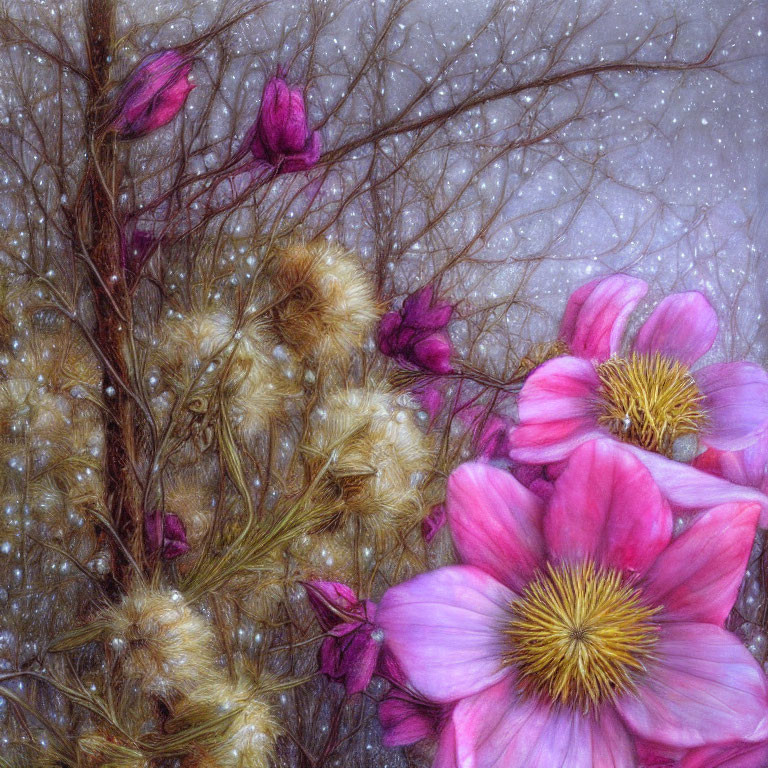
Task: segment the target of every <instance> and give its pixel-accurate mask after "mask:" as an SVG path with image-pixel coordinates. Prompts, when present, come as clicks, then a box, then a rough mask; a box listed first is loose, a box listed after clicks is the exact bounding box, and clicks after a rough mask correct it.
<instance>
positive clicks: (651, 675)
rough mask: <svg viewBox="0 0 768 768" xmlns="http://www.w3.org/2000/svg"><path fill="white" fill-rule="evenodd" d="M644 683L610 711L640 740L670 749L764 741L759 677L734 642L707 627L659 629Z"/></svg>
mask: <svg viewBox="0 0 768 768" xmlns="http://www.w3.org/2000/svg"><path fill="white" fill-rule="evenodd" d="M654 656H655V660H653V661H651V662H649V664H648V673H647V675H646V676H645V677H644V678H643V679H642V680H641V681H639V683H638V690H637V692H636V693H632V694H627V695H624V696H622V697H621V698H620V699H619V700H618V702H617V705H616V706H617V709H618V710H619V713H620V714H621V716H622V717H623V718H624V720H625V721H626V723H627V724H628V725H629V727H630V728H631V729H632V730H633V731H634V732H635V733H637V734H638V735H639V736H642V737H643V738H645V739H650V740H653V741H657V742H660V743H662V744H669V745H670V746H678V747H698V746H702V745H704V744H711V743H713V742H725V741H734V740H748V741H751V740H756V739H760V738H765V737H766V736H768V686H767V685H766V680H765V675H764V674H763V672H762V670H761V669H760V667H759V665H758V664H757V662H756V661H755V660H754V659H753V658H752V656H751V654H750V653H749V651H748V650H747V649H746V648H745V647H744V646H743V645H742V644H741V642H740V641H739V639H738V638H737V637H736V636H735V635H732V634H731V633H730V632H726V631H725V630H724V629H721V628H720V627H716V626H713V625H712V624H696V623H672V624H663V625H662V627H661V630H660V633H659V639H658V643H657V644H656V647H655V648H654Z"/></svg>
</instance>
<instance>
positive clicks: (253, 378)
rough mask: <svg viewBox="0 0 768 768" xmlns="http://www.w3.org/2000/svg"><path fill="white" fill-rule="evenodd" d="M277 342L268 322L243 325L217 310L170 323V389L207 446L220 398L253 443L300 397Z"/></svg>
mask: <svg viewBox="0 0 768 768" xmlns="http://www.w3.org/2000/svg"><path fill="white" fill-rule="evenodd" d="M278 342H279V339H278V338H277V337H276V336H275V334H274V332H273V330H272V327H271V325H270V323H268V322H267V321H266V320H264V319H263V318H262V319H258V320H251V321H250V322H245V323H241V324H240V325H238V323H237V322H236V321H235V318H234V317H232V316H231V315H230V314H228V313H227V312H224V311H221V310H218V309H215V310H214V309H204V310H196V311H193V312H191V313H190V314H189V315H188V316H186V317H182V318H173V319H171V320H169V321H167V322H166V324H165V327H164V328H163V335H162V340H161V343H160V345H159V346H158V350H157V354H158V364H159V367H160V369H161V370H162V371H163V378H164V380H165V382H166V384H167V385H168V386H169V387H170V389H172V390H173V391H174V392H175V393H176V396H177V397H182V398H184V402H185V404H186V410H187V412H188V413H189V414H190V417H191V418H192V419H193V420H194V422H195V428H196V429H197V430H198V432H199V434H198V441H199V442H201V444H202V445H206V444H207V442H208V440H209V438H210V435H207V432H208V431H210V427H211V422H212V419H211V412H212V411H211V409H212V408H215V407H216V400H217V398H219V397H220V396H221V397H223V401H224V406H225V408H226V409H227V413H228V415H229V417H230V418H231V420H232V423H233V425H234V426H235V427H236V428H237V429H238V431H239V432H240V433H241V434H242V435H243V436H244V437H246V438H248V439H250V438H252V437H254V436H255V435H256V434H257V433H259V432H261V431H262V430H264V429H265V428H266V427H267V425H268V424H269V421H270V419H272V418H274V417H275V416H277V415H279V414H280V413H281V412H282V411H283V408H284V406H285V402H286V399H287V398H289V397H291V396H293V395H294V394H296V392H297V391H298V385H296V384H295V383H294V382H293V381H292V379H291V376H292V372H291V370H289V368H287V367H286V365H285V364H281V362H280V361H279V360H278V359H277V357H276V355H275V350H276V348H277V347H278ZM283 363H284V361H283ZM222 378H223V386H220V385H221V384H222ZM195 434H197V432H195Z"/></svg>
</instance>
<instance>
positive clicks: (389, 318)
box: [378, 285, 453, 374]
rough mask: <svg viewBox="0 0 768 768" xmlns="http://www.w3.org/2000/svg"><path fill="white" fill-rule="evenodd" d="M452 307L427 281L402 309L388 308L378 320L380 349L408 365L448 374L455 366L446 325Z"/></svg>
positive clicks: (405, 365)
mask: <svg viewBox="0 0 768 768" xmlns="http://www.w3.org/2000/svg"><path fill="white" fill-rule="evenodd" d="M452 314H453V307H452V306H451V305H450V304H448V303H446V302H443V301H435V300H434V288H433V287H432V286H431V285H427V286H426V287H424V288H422V289H421V290H418V291H416V292H415V293H412V294H411V295H410V296H409V297H408V298H407V299H406V300H405V302H403V307H402V309H401V310H400V311H399V312H388V313H387V314H386V315H384V317H382V319H381V322H380V323H379V333H378V342H379V350H380V351H381V352H382V354H385V355H387V356H388V357H393V358H394V359H395V360H397V362H398V363H399V364H400V365H402V366H403V367H405V368H417V369H421V370H424V371H430V372H431V373H437V374H447V373H451V371H452V370H453V368H452V366H451V354H452V353H453V345H452V344H451V339H450V337H449V336H448V333H447V332H446V331H445V327H446V326H447V325H448V323H449V322H450V319H451V315H452Z"/></svg>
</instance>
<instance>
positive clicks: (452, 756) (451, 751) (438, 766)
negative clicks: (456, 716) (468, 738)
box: [432, 720, 464, 768]
mask: <svg viewBox="0 0 768 768" xmlns="http://www.w3.org/2000/svg"><path fill="white" fill-rule="evenodd" d="M432 768H464V766H459V762H458V758H457V756H456V728H455V727H454V725H453V722H452V721H450V720H449V721H448V722H447V723H446V724H445V726H444V727H443V730H442V731H441V732H440V739H439V741H438V742H437V752H436V753H435V759H434V760H433V761H432Z"/></svg>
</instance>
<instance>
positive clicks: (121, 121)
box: [110, 50, 195, 139]
mask: <svg viewBox="0 0 768 768" xmlns="http://www.w3.org/2000/svg"><path fill="white" fill-rule="evenodd" d="M191 69H192V60H191V59H190V58H189V57H187V56H184V55H182V54H181V53H179V52H178V51H174V50H168V51H162V52H160V53H153V54H151V55H150V56H146V57H145V58H144V59H143V60H142V61H141V62H140V63H139V65H138V66H137V67H136V69H134V70H133V72H132V73H131V74H130V75H129V76H128V78H127V79H126V80H125V81H124V82H123V84H122V85H121V86H120V89H119V91H118V94H117V98H116V100H115V106H114V110H113V114H114V117H113V119H112V122H111V123H110V127H111V128H113V129H114V130H115V131H117V134H118V136H119V137H120V138H121V139H137V138H139V137H141V136H146V135H147V134H148V133H151V132H152V131H154V130H156V129H157V128H160V127H161V126H163V125H165V124H166V123H169V122H170V121H171V120H173V118H174V117H176V115H177V114H178V113H179V110H180V109H181V108H182V107H183V106H184V102H185V101H186V99H187V96H189V92H190V91H191V90H192V89H193V88H194V87H195V86H194V84H193V83H191V82H189V73H190V71H191Z"/></svg>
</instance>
